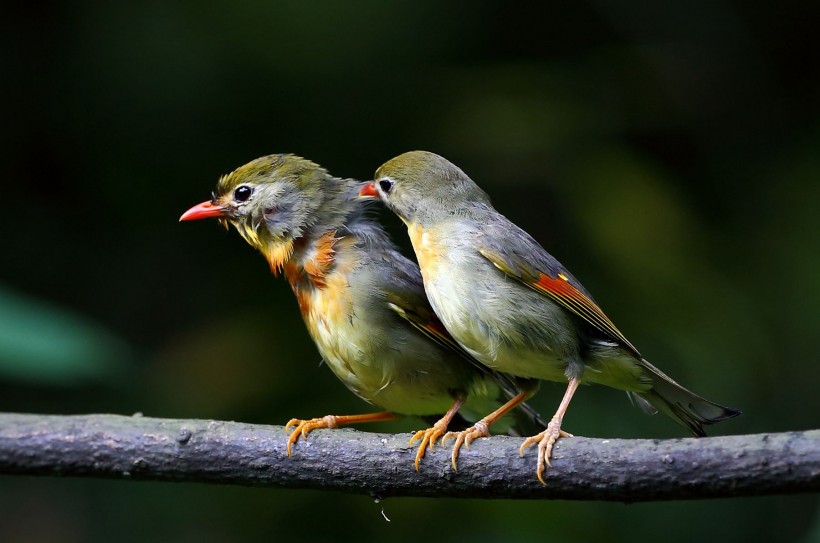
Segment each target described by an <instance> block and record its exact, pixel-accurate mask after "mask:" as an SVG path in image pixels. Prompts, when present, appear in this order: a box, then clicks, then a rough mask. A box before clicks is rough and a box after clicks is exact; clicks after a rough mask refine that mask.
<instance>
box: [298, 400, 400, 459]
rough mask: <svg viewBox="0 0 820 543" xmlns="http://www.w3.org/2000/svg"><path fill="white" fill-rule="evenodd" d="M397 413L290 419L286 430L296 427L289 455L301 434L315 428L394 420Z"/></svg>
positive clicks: (303, 436)
mask: <svg viewBox="0 0 820 543" xmlns="http://www.w3.org/2000/svg"><path fill="white" fill-rule="evenodd" d="M396 418H397V415H396V414H395V413H390V412H389V411H387V412H383V413H366V414H364V415H326V416H324V417H319V418H315V419H308V420H302V419H290V420H289V421H288V423H287V424H286V425H285V431H286V432H290V429H291V427H292V426H295V427H296V428H295V429H294V430H293V432H291V433H290V437H289V438H288V456H290V448H291V446H292V445H293V444H294V443H296V442H297V441H298V440H299V436H302V438H307V435H308V434H309V433H310V432H312V431H313V430H318V429H320V428H338V427H339V426H343V425H348V424H361V423H363V422H379V421H383V420H394V419H396Z"/></svg>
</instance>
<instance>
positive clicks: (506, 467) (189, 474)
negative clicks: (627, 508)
mask: <svg viewBox="0 0 820 543" xmlns="http://www.w3.org/2000/svg"><path fill="white" fill-rule="evenodd" d="M286 439H287V434H286V433H285V432H284V430H283V428H282V427H281V426H260V425H251V424H241V423H235V422H219V421H207V420H171V419H156V418H147V417H139V416H134V417H125V416H118V415H84V416H52V415H20V414H0V473H3V474H16V475H50V476H77V477H106V478H114V479H132V480H158V481H188V482H205V483H223V484H237V485H257V486H274V487H287V488H313V489H328V490H338V491H343V492H354V493H360V494H370V495H371V496H373V497H376V498H387V497H390V496H436V497H445V496H447V497H462V498H466V497H469V498H515V499H521V498H527V499H565V500H608V501H621V502H637V501H650V500H673V499H700V498H722V497H736V496H754V495H764V494H783V493H796V492H812V491H818V490H820V430H811V431H805V432H787V433H777V434H757V435H743V436H724V437H711V438H701V439H694V438H686V439H671V440H623V439H589V438H583V437H573V438H567V439H562V440H559V442H558V444H557V446H556V450H555V452H554V455H553V461H552V467H551V468H547V472H546V482H547V484H546V485H541V483H539V482H538V480H537V479H536V476H535V450H534V449H528V450H527V451H526V453H525V454H524V457H523V458H520V457H519V455H518V446H519V445H520V443H521V439H520V438H512V437H507V436H493V437H491V438H489V439H480V440H477V441H475V442H474V443H473V445H472V447H471V448H470V449H463V450H462V453H461V456H460V458H459V464H458V472H455V471H453V468H452V467H451V465H450V456H449V453H450V449H449V447H445V448H443V449H442V448H441V447H436V448H435V449H433V450H432V451H429V452H428V454H427V455H426V456H425V457H424V458H423V459H422V462H421V468H420V470H419V472H418V473H416V471H415V470H414V469H413V458H414V455H415V448H414V447H410V446H409V445H408V439H409V434H398V435H392V434H373V433H364V432H359V431H355V430H351V429H339V430H317V431H315V432H313V433H311V434H310V435H309V436H308V438H307V439H306V440H302V439H300V440H299V442H298V443H297V444H296V445H295V447H294V450H293V455H292V457H290V458H288V457H287V455H286V454H285V442H286ZM451 443H452V442H451Z"/></svg>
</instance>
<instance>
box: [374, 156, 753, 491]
mask: <svg viewBox="0 0 820 543" xmlns="http://www.w3.org/2000/svg"><path fill="white" fill-rule="evenodd" d="M362 196H365V197H368V196H369V197H376V196H378V197H380V198H381V199H382V200H383V201H384V203H385V204H386V205H387V207H388V208H390V209H391V210H393V211H394V212H395V213H396V214H397V215H398V216H399V218H401V220H402V221H403V222H404V223H405V224H406V225H407V230H408V233H409V234H410V240H411V242H412V244H413V249H414V250H415V252H416V257H417V259H418V262H419V265H420V266H421V275H422V277H423V279H424V288H425V290H426V292H427V296H428V298H429V300H430V302H431V304H432V306H433V309H434V310H435V312H436V314H437V315H438V317H439V318H440V319H441V321H442V322H443V323H444V326H445V327H446V328H447V330H448V331H449V332H450V334H451V335H452V336H453V338H455V340H456V341H458V343H459V344H460V345H461V346H462V347H464V349H466V350H467V351H468V352H469V353H470V354H471V355H473V356H474V357H475V358H477V359H478V360H479V361H481V362H482V363H483V364H484V365H486V366H487V367H488V368H491V369H492V370H495V371H500V372H505V373H507V374H510V375H515V376H518V377H522V378H528V379H544V380H549V381H564V382H567V383H568V386H567V390H566V393H565V394H564V398H563V400H562V401H561V404H560V406H559V407H558V410H557V411H556V413H555V416H554V417H553V418H552V420H551V421H550V423H549V425H548V427H547V429H546V430H544V431H543V432H541V433H540V434H538V435H536V436H534V437H530V438H528V439H527V440H526V441H524V443H523V444H522V445H521V449H520V452H521V453H522V454H523V451H524V449H525V448H526V447H527V446H529V445H532V444H535V443H538V464H537V470H536V472H537V474H538V478H539V479H540V480H541V482H542V483H543V482H544V480H543V471H544V466H545V465H549V460H550V456H551V453H552V448H553V445H554V444H555V441H556V440H557V439H558V438H559V437H565V436H567V435H568V434H565V433H564V432H562V431H561V422H562V420H563V418H564V414H565V412H566V410H567V407H568V406H569V403H570V400H571V399H572V396H573V394H574V393H575V390H576V389H577V387H578V385H579V384H581V383H582V382H586V383H598V384H603V385H607V386H610V387H614V388H617V389H621V390H625V391H627V392H628V393H629V394H630V396H632V397H633V398H634V399H635V400H636V403H638V404H640V405H641V406H642V407H644V408H645V409H646V410H648V411H655V410H660V411H663V412H664V413H666V414H667V415H669V416H670V417H672V418H673V419H674V420H676V421H678V422H679V423H681V424H683V425H685V426H687V427H688V428H689V429H690V430H691V431H692V433H694V434H695V435H696V436H702V435H704V431H703V425H704V424H713V423H715V422H718V421H720V420H723V419H726V418H729V417H734V416H736V415H739V414H740V412H739V411H737V410H735V409H729V408H726V407H723V406H720V405H718V404H716V403H713V402H710V401H708V400H705V399H703V398H701V397H700V396H697V395H695V394H694V393H692V392H690V391H688V390H686V389H685V388H683V387H682V386H680V385H679V384H678V383H676V382H675V381H673V380H672V379H670V378H669V377H667V376H666V374H664V373H663V372H662V371H660V370H659V369H658V368H656V367H655V366H653V365H652V364H650V363H649V362H647V361H646V360H645V359H644V358H643V356H641V354H640V353H639V352H638V350H637V349H636V348H635V347H634V346H633V345H632V344H631V343H630V342H629V340H627V339H626V337H624V335H623V334H622V333H621V332H620V331H619V330H618V329H617V328H616V327H615V325H614V324H613V323H612V321H611V320H610V319H609V318H608V317H607V316H606V315H605V314H604V312H603V311H602V310H601V309H600V308H599V307H598V305H597V304H596V303H595V301H594V300H593V299H592V296H591V295H590V294H589V293H588V292H587V291H586V289H585V288H584V287H583V286H582V285H581V283H580V282H578V280H577V279H575V277H573V276H572V274H570V272H569V271H567V269H566V268H564V266H562V265H561V263H560V262H558V261H557V260H556V259H555V258H553V257H552V256H551V255H550V254H549V253H547V251H546V250H544V248H543V247H541V246H540V245H539V244H538V243H537V242H536V241H535V240H534V239H533V238H532V237H530V236H529V234H527V233H526V232H524V231H523V230H521V229H520V228H519V227H517V226H516V225H515V224H513V223H512V222H511V221H510V220H509V219H507V218H506V217H504V216H503V215H502V214H500V213H499V212H498V211H496V210H495V209H494V208H493V206H492V205H491V203H490V198H489V197H488V196H487V194H486V193H485V192H484V191H483V190H481V189H480V188H479V187H478V186H477V185H476V184H475V183H474V182H473V181H472V180H471V179H470V178H469V177H467V175H466V174H465V173H464V172H463V171H461V170H460V169H459V168H458V167H456V166H455V165H454V164H452V163H450V162H449V161H447V160H446V159H444V158H442V157H440V156H438V155H435V154H433V153H428V152H423V151H414V152H410V153H405V154H403V155H400V156H398V157H396V158H393V159H392V160H389V161H388V162H386V163H385V164H383V165H382V166H381V167H380V168H379V169H378V170H377V171H376V175H375V180H374V181H373V182H372V183H370V184H367V185H365V186H364V187H363V189H362ZM532 383H533V386H531V387H530V388H529V389H524V390H522V392H521V393H520V394H518V395H517V396H516V397H515V398H513V399H512V400H511V401H510V402H509V403H508V404H507V405H505V406H503V407H502V408H501V409H499V410H497V411H495V412H493V413H491V414H490V415H489V416H487V417H485V418H484V419H482V420H481V421H479V422H478V423H476V425H474V426H473V427H472V428H468V429H467V430H464V431H462V432H457V433H450V434H447V436H445V439H447V438H448V437H451V436H452V437H455V438H456V443H455V446H454V448H453V455H452V458H453V462H455V459H456V457H457V456H458V450H459V448H460V446H461V444H462V443H464V442H466V443H468V444H469V442H470V441H471V440H473V439H475V438H477V437H483V436H486V435H487V425H488V424H490V423H491V422H493V421H494V420H496V419H497V418H498V417H500V416H502V415H503V414H504V413H505V412H506V411H507V410H509V409H510V408H512V407H513V406H515V405H516V404H517V403H518V402H521V401H524V400H526V399H527V398H528V397H529V396H531V395H532V394H534V393H535V391H536V389H537V383H538V381H532Z"/></svg>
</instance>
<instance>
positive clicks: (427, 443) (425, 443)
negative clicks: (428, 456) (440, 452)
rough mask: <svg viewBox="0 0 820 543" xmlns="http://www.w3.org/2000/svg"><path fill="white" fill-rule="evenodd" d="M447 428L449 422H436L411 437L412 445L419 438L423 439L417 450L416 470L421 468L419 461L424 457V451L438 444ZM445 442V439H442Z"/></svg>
mask: <svg viewBox="0 0 820 543" xmlns="http://www.w3.org/2000/svg"><path fill="white" fill-rule="evenodd" d="M445 430H447V424H446V423H445V422H444V421H441V420H440V421H438V422H436V423H435V424H434V425H433V426H432V427H431V428H427V429H426V430H419V431H418V432H416V433H415V434H413V437H411V438H410V446H412V445H413V443H415V442H416V441H418V440H421V444H420V445H419V448H418V450H417V451H416V460H415V462H414V463H413V465H414V466H415V467H416V471H418V470H419V462H420V461H421V459H422V457H424V453H425V452H427V449H432V448H433V447H435V445H436V441H438V440H439V438H441V436H442V435H444V432H445ZM442 442H443V441H442Z"/></svg>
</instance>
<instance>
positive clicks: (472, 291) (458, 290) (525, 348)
mask: <svg viewBox="0 0 820 543" xmlns="http://www.w3.org/2000/svg"><path fill="white" fill-rule="evenodd" d="M420 261H421V257H420ZM465 262H469V261H468V260H466V259H465ZM472 264H473V265H467V266H461V265H460V263H459V262H453V261H449V262H448V260H446V259H443V258H439V259H438V262H437V265H436V266H429V267H427V266H423V267H422V273H423V276H424V284H425V288H426V290H427V295H428V297H429V299H430V302H431V304H432V306H433V309H434V310H435V311H436V313H437V314H438V316H439V318H440V319H441V320H442V322H443V323H444V325H445V327H446V328H447V330H448V331H449V332H450V333H451V334H452V336H453V337H454V338H455V339H456V341H458V342H459V343H460V344H461V345H462V346H463V347H464V348H465V349H467V350H468V351H469V352H470V354H472V355H473V356H474V357H475V358H477V359H478V360H479V361H481V362H482V363H483V364H485V365H486V366H489V367H490V368H493V369H496V370H499V371H503V372H505V373H509V374H512V375H517V376H520V377H528V378H537V379H545V380H550V381H564V380H566V378H567V377H566V374H567V368H568V367H569V366H571V365H572V366H574V368H576V370H577V367H578V365H579V364H580V359H579V357H578V352H577V348H578V343H577V337H576V335H575V333H576V329H575V327H574V325H573V323H572V322H571V321H570V320H569V318H568V316H567V315H566V314H565V313H564V312H563V311H562V310H561V309H560V308H559V307H557V306H556V305H555V304H553V303H551V302H549V301H548V300H546V299H542V298H540V297H539V295H538V294H537V293H533V292H532V291H531V290H530V289H527V288H526V287H524V286H522V285H520V284H518V283H517V282H516V281H515V280H514V279H512V278H508V277H506V276H503V275H502V274H501V272H500V271H498V270H496V269H495V268H494V267H493V266H492V265H491V264H490V263H489V262H483V261H480V260H476V261H474V262H473V263H472Z"/></svg>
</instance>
